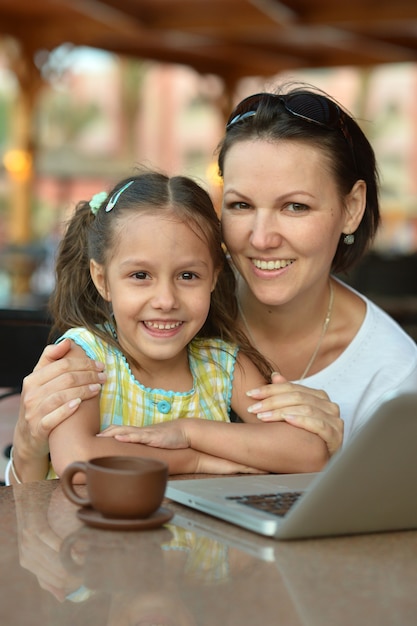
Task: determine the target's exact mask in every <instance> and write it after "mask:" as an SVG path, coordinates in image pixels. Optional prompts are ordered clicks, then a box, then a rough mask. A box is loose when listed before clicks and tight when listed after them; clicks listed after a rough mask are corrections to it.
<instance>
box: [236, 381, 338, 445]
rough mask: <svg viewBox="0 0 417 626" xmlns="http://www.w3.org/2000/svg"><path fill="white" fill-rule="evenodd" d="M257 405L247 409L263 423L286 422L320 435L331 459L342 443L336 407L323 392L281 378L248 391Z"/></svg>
mask: <svg viewBox="0 0 417 626" xmlns="http://www.w3.org/2000/svg"><path fill="white" fill-rule="evenodd" d="M248 395H249V396H250V397H251V398H253V399H254V400H258V402H256V404H253V405H252V406H250V407H249V409H248V411H249V412H250V413H254V414H256V416H257V417H258V419H260V420H262V421H264V422H274V421H285V422H288V423H289V424H292V425H293V426H297V427H299V428H304V430H308V431H309V432H311V433H315V434H316V435H319V437H321V438H322V439H323V440H324V441H325V442H326V445H327V448H328V450H329V454H330V455H332V454H334V453H335V452H337V450H339V448H340V447H341V445H342V443H343V427H344V423H343V420H342V419H341V418H340V410H339V407H338V405H337V404H335V403H334V402H331V401H330V398H329V396H328V395H327V394H326V393H325V392H324V391H322V390H318V389H310V388H309V387H304V386H303V385H297V384H295V383H290V382H288V381H287V380H286V379H285V378H284V377H283V376H281V374H277V373H274V374H273V375H272V383H271V384H269V385H264V386H263V387H261V388H259V389H252V390H251V391H248Z"/></svg>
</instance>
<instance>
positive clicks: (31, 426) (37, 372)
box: [18, 339, 105, 452]
mask: <svg viewBox="0 0 417 626" xmlns="http://www.w3.org/2000/svg"><path fill="white" fill-rule="evenodd" d="M71 346H72V342H71V341H70V340H69V339H65V340H64V341H62V342H61V343H59V344H57V345H50V346H47V347H46V348H45V350H44V351H43V353H42V356H41V358H40V360H39V362H38V364H37V365H36V367H35V369H34V371H33V372H32V373H31V374H29V376H27V377H26V378H25V379H24V381H23V388H22V396H21V406H20V414H19V423H18V425H19V427H20V428H21V429H22V431H27V435H28V438H30V437H31V438H33V439H34V440H35V441H36V442H37V443H38V444H39V446H38V445H37V444H35V445H34V446H32V447H34V448H37V447H42V445H43V446H44V448H43V452H45V449H46V450H47V448H46V447H45V446H46V444H47V439H48V435H49V433H50V431H51V430H52V429H53V428H55V426H57V425H58V424H60V423H61V422H62V421H63V420H65V419H66V418H67V417H69V416H70V415H72V414H73V413H74V411H76V409H77V408H78V406H79V404H80V403H81V401H82V400H86V399H89V398H92V397H94V396H96V395H97V394H98V393H99V391H100V389H101V384H100V383H103V382H104V381H105V374H104V372H103V370H104V365H103V364H102V363H96V362H95V361H92V360H91V359H89V358H87V357H86V358H85V359H84V358H83V359H80V358H78V359H75V358H71Z"/></svg>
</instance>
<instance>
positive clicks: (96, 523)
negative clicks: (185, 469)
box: [77, 507, 174, 530]
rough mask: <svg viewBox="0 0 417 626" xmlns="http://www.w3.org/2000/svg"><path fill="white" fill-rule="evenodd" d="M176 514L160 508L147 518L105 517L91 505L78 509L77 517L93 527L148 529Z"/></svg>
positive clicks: (156, 526) (159, 524)
mask: <svg viewBox="0 0 417 626" xmlns="http://www.w3.org/2000/svg"><path fill="white" fill-rule="evenodd" d="M173 515H174V512H173V511H170V510H169V509H165V508H163V507H161V508H159V509H158V510H157V511H155V513H152V515H150V516H149V517H145V518H133V519H129V518H120V517H104V515H102V514H101V513H100V512H99V511H96V510H95V509H92V508H91V507H83V508H81V509H78V511H77V517H78V518H79V519H80V520H82V521H83V522H84V523H85V524H87V526H92V527H93V528H105V529H106V530H148V529H151V528H158V526H162V524H165V523H166V522H168V521H169V520H170V519H171V518H172V517H173Z"/></svg>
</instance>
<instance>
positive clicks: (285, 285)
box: [222, 139, 363, 306]
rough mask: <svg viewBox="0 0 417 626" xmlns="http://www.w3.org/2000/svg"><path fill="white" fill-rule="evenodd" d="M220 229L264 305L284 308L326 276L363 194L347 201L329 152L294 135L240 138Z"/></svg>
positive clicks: (230, 160)
mask: <svg viewBox="0 0 417 626" xmlns="http://www.w3.org/2000/svg"><path fill="white" fill-rule="evenodd" d="M223 177H224V196H223V207H222V228H223V236H224V241H225V243H226V246H227V249H228V251H229V253H230V255H231V257H232V259H233V262H234V265H235V266H236V268H237V270H238V271H239V273H240V274H241V276H242V277H243V278H244V280H245V281H246V283H247V285H248V287H249V289H250V291H251V292H252V293H253V294H254V296H255V297H256V298H257V299H258V300H259V301H260V302H262V303H264V304H268V305H270V306H278V305H282V304H285V303H287V302H290V301H291V300H292V299H293V298H294V297H295V296H297V295H298V294H300V293H302V292H305V291H308V289H309V288H314V287H315V286H318V285H319V284H322V283H323V282H325V281H327V280H328V276H329V273H330V268H331V264H332V260H333V257H334V254H335V251H336V247H337V245H338V242H339V239H340V235H341V233H342V232H353V230H355V228H356V221H355V223H353V221H354V220H353V218H352V214H353V213H354V214H355V216H356V217H355V219H358V218H357V216H358V215H359V213H360V214H362V212H363V207H362V208H361V210H360V211H359V208H360V207H359V204H362V200H363V194H362V193H361V194H360V196H361V198H362V200H361V201H359V200H358V198H357V197H355V198H353V197H352V199H351V198H350V194H349V196H348V197H346V198H341V197H340V194H339V192H338V189H337V187H336V183H335V180H334V176H333V174H332V172H331V167H330V163H329V161H328V159H327V158H326V156H325V154H324V152H323V151H322V150H320V149H317V148H314V147H313V146H311V145H309V144H307V143H305V142H301V141H294V140H282V141H276V142H272V141H267V140H260V139H258V140H248V141H241V142H238V143H237V144H235V145H234V146H232V147H231V148H230V149H229V151H228V152H227V155H226V158H225V162H224V170H223Z"/></svg>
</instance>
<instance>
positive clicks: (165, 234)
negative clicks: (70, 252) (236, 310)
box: [92, 211, 216, 370]
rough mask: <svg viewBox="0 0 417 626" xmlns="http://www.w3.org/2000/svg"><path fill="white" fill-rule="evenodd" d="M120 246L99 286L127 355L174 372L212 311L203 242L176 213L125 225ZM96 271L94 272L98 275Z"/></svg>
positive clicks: (211, 277) (140, 217) (211, 276)
mask: <svg viewBox="0 0 417 626" xmlns="http://www.w3.org/2000/svg"><path fill="white" fill-rule="evenodd" d="M118 228H119V232H118V236H117V237H118V245H117V247H116V249H115V250H114V252H113V254H112V256H111V258H110V259H109V262H108V265H107V268H106V271H104V269H103V267H102V266H98V265H96V266H95V265H94V262H92V268H93V271H95V282H96V284H97V285H98V286H100V288H101V290H102V294H104V297H105V298H106V299H107V300H109V301H110V302H111V304H112V308H113V314H114V318H115V320H116V325H117V336H118V340H119V343H120V345H121V346H122V348H123V350H124V351H125V352H126V353H127V354H128V355H130V356H131V357H132V358H133V360H134V361H135V362H137V363H138V364H140V365H141V366H142V365H143V366H144V367H146V368H147V369H148V370H151V369H152V368H155V366H156V365H157V366H158V367H161V366H162V363H161V362H162V361H164V362H165V363H164V365H166V366H167V367H171V368H172V367H173V366H174V365H175V363H177V362H183V361H184V359H186V358H187V345H188V343H189V342H190V341H191V340H192V339H193V338H194V337H195V335H196V334H197V333H198V331H199V330H200V329H201V327H202V326H203V324H204V322H205V320H206V318H207V315H208V312H209V308H210V296H211V291H212V290H213V288H214V286H215V282H216V281H215V272H214V268H213V261H212V257H211V253H210V250H209V249H208V245H207V243H206V242H205V240H204V238H203V237H201V238H200V237H199V236H198V234H196V232H195V231H194V230H193V229H192V228H190V226H188V224H186V223H185V222H183V221H181V220H180V219H179V218H177V217H175V214H174V213H172V212H169V211H168V212H167V211H161V214H160V215H155V213H151V212H147V211H145V212H143V213H137V214H135V215H134V216H133V217H132V216H131V215H130V216H129V217H128V218H125V219H123V218H122V220H121V223H120V226H119V227H118ZM94 268H95V270H94Z"/></svg>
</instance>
